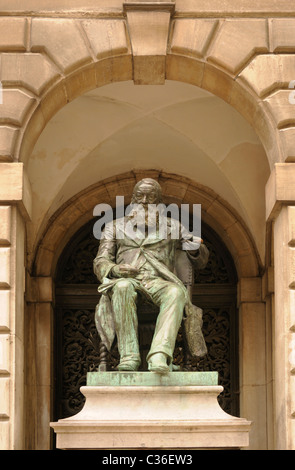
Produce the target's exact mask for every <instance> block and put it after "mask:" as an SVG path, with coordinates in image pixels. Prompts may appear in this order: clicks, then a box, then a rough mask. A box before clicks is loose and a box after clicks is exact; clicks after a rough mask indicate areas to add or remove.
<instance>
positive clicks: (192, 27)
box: [170, 18, 218, 57]
mask: <svg viewBox="0 0 295 470" xmlns="http://www.w3.org/2000/svg"><path fill="white" fill-rule="evenodd" d="M217 25H218V20H216V19H190V18H185V19H179V20H176V21H175V22H174V25H173V35H172V40H171V46H170V52H172V53H173V54H183V55H186V56H191V57H204V56H205V54H206V51H207V49H208V46H209V44H210V41H211V39H212V37H213V34H214V32H215V30H216V28H217Z"/></svg>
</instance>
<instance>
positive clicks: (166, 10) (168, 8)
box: [123, 2, 175, 85]
mask: <svg viewBox="0 0 295 470" xmlns="http://www.w3.org/2000/svg"><path fill="white" fill-rule="evenodd" d="M123 10H124V14H125V15H126V18H127V26H128V30H129V35H130V41H131V47H132V52H133V80H134V83H135V84H136V85H162V84H164V83H165V63H166V53H167V42H168V35H169V28H170V19H171V15H172V14H173V13H174V11H175V3H174V2H125V3H123Z"/></svg>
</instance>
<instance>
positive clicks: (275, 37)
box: [270, 18, 295, 52]
mask: <svg viewBox="0 0 295 470" xmlns="http://www.w3.org/2000/svg"><path fill="white" fill-rule="evenodd" d="M270 21H271V31H272V44H273V51H274V52H294V49H295V19H294V18H273V19H271V20H270Z"/></svg>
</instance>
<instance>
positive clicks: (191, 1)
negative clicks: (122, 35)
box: [0, 0, 295, 18]
mask: <svg viewBox="0 0 295 470" xmlns="http://www.w3.org/2000/svg"><path fill="white" fill-rule="evenodd" d="M137 3H148V2H147V1H145V2H140V1H139V2H137ZM155 3H161V2H159V1H158V2H155ZM163 3H169V2H163ZM175 3H176V7H175V14H174V16H175V17H190V18H194V17H195V18H198V17H200V18H206V17H208V18H209V17H211V18H213V17H215V18H218V17H219V18H220V17H237V18H238V17H244V18H250V17H253V18H258V17H264V18H265V17H271V18H274V17H280V18H283V17H295V6H294V3H293V2H287V1H286V0H259V1H257V0H243V2H242V4H240V5H239V4H238V2H237V1H236V0H214V1H212V2H208V0H176V2H175ZM0 16H33V17H38V16H41V17H54V18H58V17H69V18H70V17H71V18H104V17H117V18H120V17H123V1H122V0H84V1H83V0H71V1H69V0H26V2H25V5H24V2H23V1H21V0H2V1H1V5H0Z"/></svg>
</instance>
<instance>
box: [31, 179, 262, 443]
mask: <svg viewBox="0 0 295 470" xmlns="http://www.w3.org/2000/svg"><path fill="white" fill-rule="evenodd" d="M143 176H151V177H153V178H156V179H158V181H159V182H160V184H161V185H162V188H163V195H164V200H165V202H166V203H169V202H171V201H173V202H177V203H179V204H181V203H189V204H193V203H199V204H201V205H202V210H203V220H204V222H205V223H206V224H208V225H209V226H211V227H212V228H213V229H214V231H215V232H216V233H217V234H218V235H219V236H220V237H221V239H222V240H223V243H224V244H225V245H226V246H227V249H228V250H229V252H230V253H231V255H232V257H233V260H234V262H235V266H236V270H237V274H238V278H239V282H238V299H239V300H238V306H239V309H240V313H239V323H240V328H242V331H243V334H242V337H241V340H240V343H241V345H240V347H241V348H242V349H241V350H240V358H241V360H240V367H241V371H242V374H241V389H240V393H241V414H242V415H243V411H244V410H247V413H248V414H249V409H250V415H251V417H252V415H254V418H255V420H256V421H257V422H259V421H261V420H263V419H264V418H263V416H262V417H261V416H260V414H261V412H262V414H263V410H261V409H259V410H258V409H256V410H255V403H256V402H257V401H259V400H260V399H261V398H260V395H261V393H262V394H263V393H264V387H261V388H260V391H259V394H258V395H257V396H251V397H249V398H248V394H247V393H245V391H247V387H249V386H251V382H253V383H255V380H256V378H255V377H256V374H257V370H260V369H261V370H264V366H265V365H264V362H263V361H264V354H263V355H261V361H260V362H259V363H258V364H256V365H255V368H254V370H253V364H252V361H251V357H253V355H257V354H258V352H257V349H260V348H261V347H262V349H263V347H264V346H263V345H264V342H265V338H264V335H265V331H264V326H263V325H264V323H263V321H264V320H263V315H264V304H263V303H261V302H260V301H259V299H260V297H259V294H257V290H259V283H260V282H261V279H260V277H259V276H260V274H261V261H260V260H259V256H258V254H257V250H256V248H255V244H254V242H253V239H252V237H251V235H250V234H249V232H248V230H247V228H246V226H245V224H244V223H243V221H242V220H241V218H240V216H239V215H238V214H237V213H236V212H235V210H233V209H232V208H231V207H230V206H229V205H228V204H227V203H225V202H224V201H223V200H222V199H221V198H220V197H219V196H218V195H216V194H215V193H214V192H213V191H212V190H210V189H208V188H206V187H203V186H202V185H200V184H197V183H195V182H193V181H191V180H189V179H186V178H179V177H178V176H177V175H171V174H167V173H161V172H158V171H154V170H151V171H143V172H130V173H128V174H123V175H117V176H116V177H115V178H113V179H109V180H107V181H103V182H101V183H98V184H97V185H94V186H93V187H90V188H88V190H86V191H83V192H82V193H80V194H78V195H76V196H75V197H74V198H72V199H71V200H70V201H68V202H67V203H66V204H65V205H64V206H63V207H62V208H61V209H60V210H59V211H58V212H57V213H56V214H54V216H53V217H52V218H51V219H50V220H49V221H48V223H47V226H46V228H45V230H44V232H43V236H42V237H41V238H40V242H39V244H38V246H37V248H36V252H35V256H34V259H33V261H32V265H31V272H32V277H31V278H30V286H29V291H30V296H29V297H28V316H27V318H28V324H27V331H28V337H29V338H30V345H31V347H30V348H29V351H28V357H27V361H28V363H29V367H28V369H27V371H28V376H27V380H28V382H29V383H33V384H34V385H32V386H30V393H31V401H30V403H31V407H30V408H29V409H28V410H27V411H28V413H29V415H30V419H29V421H28V422H31V419H32V416H34V415H35V418H36V421H37V425H36V426H35V427H34V428H32V427H31V428H30V427H29V426H28V436H29V440H30V439H31V440H32V441H34V439H39V441H40V442H42V446H48V445H49V444H48V439H49V434H48V433H49V428H48V426H49V425H48V423H49V421H50V419H51V412H52V410H51V409H50V405H49V403H50V395H51V390H52V386H51V383H52V382H51V380H52V379H50V376H51V374H52V361H51V358H52V321H53V305H54V282H53V277H54V275H55V270H56V265H57V262H58V259H59V257H60V254H61V253H62V251H63V249H64V247H65V246H66V244H67V243H68V241H69V240H70V238H71V237H72V236H73V234H74V233H75V232H76V231H77V230H78V229H79V228H80V227H82V226H83V225H84V224H85V223H86V222H87V221H89V220H91V219H92V212H93V208H94V206H95V205H96V204H98V203H99V202H104V203H106V202H107V203H109V204H110V205H111V206H113V207H114V206H115V197H116V195H122V196H125V198H126V199H125V200H126V202H127V203H128V202H129V200H130V195H131V192H132V189H133V187H134V184H135V182H136V181H138V180H139V179H141V178H142V177H143ZM249 287H250V288H249ZM253 331H255V334H254V336H253ZM261 335H263V336H261ZM254 337H256V340H257V344H256V345H255V347H254V348H253V350H252V351H251V352H249V351H247V354H246V350H247V349H248V348H249V344H252V343H253V341H254ZM40 348H41V350H42V351H44V352H46V354H45V360H43V362H42V363H41V362H40V360H41V361H42V356H40V352H39V353H38V351H40ZM43 357H44V356H43ZM44 370H45V371H47V372H46V375H47V381H46V383H44V384H43V386H42V387H40V386H38V382H39V379H40V378H42V375H44ZM40 374H41V375H40ZM34 376H35V378H34ZM251 377H252V378H251ZM32 397H35V400H32ZM253 404H254V405H253ZM38 409H42V410H47V412H46V413H43V415H42V418H40V416H39V417H38ZM255 414H256V416H255ZM34 433H37V434H38V438H37V436H34ZM46 442H47V444H46Z"/></svg>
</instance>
